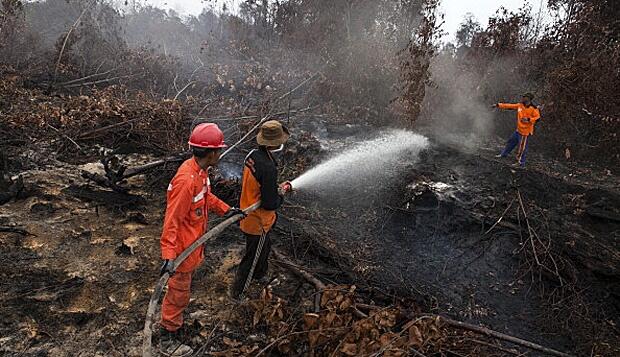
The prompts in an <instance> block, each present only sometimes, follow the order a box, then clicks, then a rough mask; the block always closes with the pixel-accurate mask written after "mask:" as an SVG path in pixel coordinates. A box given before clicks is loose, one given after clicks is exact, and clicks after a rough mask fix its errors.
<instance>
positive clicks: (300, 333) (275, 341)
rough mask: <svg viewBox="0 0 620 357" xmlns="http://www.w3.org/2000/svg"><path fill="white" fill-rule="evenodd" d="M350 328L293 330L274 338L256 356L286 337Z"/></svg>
mask: <svg viewBox="0 0 620 357" xmlns="http://www.w3.org/2000/svg"><path fill="white" fill-rule="evenodd" d="M348 328H349V327H348V326H343V327H330V328H324V329H318V330H306V331H297V332H291V333H289V334H287V335H282V336H280V337H278V338H276V339H275V340H273V341H272V342H271V343H270V344H268V345H267V346H265V348H263V349H262V350H260V351H259V352H258V353H257V354H256V355H255V356H254V357H258V356H260V355H262V354H263V353H265V352H267V351H268V350H269V349H270V348H271V347H273V346H274V345H275V344H276V343H278V342H280V341H282V340H283V339H285V338H288V337H291V336H295V335H303V334H305V333H310V332H325V331H338V330H345V329H348Z"/></svg>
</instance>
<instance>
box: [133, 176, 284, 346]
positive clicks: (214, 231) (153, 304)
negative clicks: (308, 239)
mask: <svg viewBox="0 0 620 357" xmlns="http://www.w3.org/2000/svg"><path fill="white" fill-rule="evenodd" d="M292 189H293V188H292V186H291V183H290V182H284V183H283V184H282V185H281V186H280V188H279V189H278V193H279V194H280V195H284V194H286V193H287V192H290V191H292ZM260 204H261V203H260V201H258V202H256V203H255V204H253V205H251V206H250V207H248V208H246V209H244V210H243V213H244V214H245V215H247V214H249V213H251V212H253V211H255V210H257V209H258V208H259V207H260ZM244 214H237V215H234V216H232V217H230V218H228V219H226V220H225V221H223V222H222V223H220V224H218V225H217V226H215V227H213V228H211V229H209V231H208V232H207V233H205V234H203V235H202V236H201V237H200V238H198V239H197V240H196V241H195V242H194V243H192V245H190V246H189V247H187V248H186V249H185V250H184V251H183V252H182V253H181V254H179V256H178V257H177V258H176V259H175V260H174V261H173V262H172V268H171V271H173V272H174V271H176V270H177V268H178V267H179V266H180V265H181V264H182V263H183V262H184V261H185V259H187V257H189V255H190V254H192V253H193V252H194V251H195V250H196V249H197V248H198V247H200V246H201V245H202V244H204V243H205V242H207V241H210V240H211V239H214V238H215V237H217V236H218V235H219V234H220V233H222V232H223V231H224V230H225V229H226V228H228V226H230V225H231V224H233V223H235V222H237V221H239V220H241V219H242V218H243V216H244ZM264 240H265V235H264V234H263V235H262V236H261V244H260V248H259V250H258V251H257V254H256V256H255V257H254V262H253V264H252V271H250V274H249V275H248V277H247V279H246V283H245V285H244V291H245V290H246V289H247V285H248V282H249V281H250V280H251V277H252V274H253V272H254V268H255V267H256V261H257V259H258V255H260V251H261V250H262V245H263V244H264ZM170 275H171V274H170V273H169V272H165V273H164V274H163V275H162V276H161V277H160V278H159V281H158V282H157V285H156V286H155V289H154V290H153V294H152V295H151V300H150V301H149V307H148V309H147V311H146V320H145V321H144V330H143V336H142V356H143V357H151V356H153V351H152V337H153V330H152V326H153V315H154V314H155V309H157V304H158V303H159V298H160V297H161V294H162V292H163V290H164V287H165V286H166V284H167V283H168V279H170Z"/></svg>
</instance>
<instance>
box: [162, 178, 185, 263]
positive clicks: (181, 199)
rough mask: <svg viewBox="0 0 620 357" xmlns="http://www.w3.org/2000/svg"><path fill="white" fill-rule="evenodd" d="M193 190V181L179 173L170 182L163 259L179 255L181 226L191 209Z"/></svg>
mask: <svg viewBox="0 0 620 357" xmlns="http://www.w3.org/2000/svg"><path fill="white" fill-rule="evenodd" d="M192 191H193V187H192V182H191V180H189V178H188V177H187V176H184V175H179V176H177V177H175V178H174V179H172V182H171V183H170V186H169V188H168V202H167V204H166V217H165V218H164V228H163V231H162V233H161V239H160V245H161V257H162V259H175V258H176V257H177V253H176V252H177V249H176V248H177V242H178V237H177V235H178V232H179V226H180V225H181V223H182V222H183V220H184V219H185V218H186V217H187V215H188V213H189V211H190V208H191V205H192V193H193V192H192Z"/></svg>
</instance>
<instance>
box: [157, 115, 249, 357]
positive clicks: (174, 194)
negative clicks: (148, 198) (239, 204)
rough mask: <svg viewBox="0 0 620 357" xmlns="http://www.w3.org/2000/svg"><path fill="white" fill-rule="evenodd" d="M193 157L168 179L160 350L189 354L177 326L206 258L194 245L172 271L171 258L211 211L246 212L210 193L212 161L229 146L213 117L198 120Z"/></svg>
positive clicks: (196, 235) (201, 227) (166, 353)
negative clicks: (165, 288) (196, 272)
mask: <svg viewBox="0 0 620 357" xmlns="http://www.w3.org/2000/svg"><path fill="white" fill-rule="evenodd" d="M189 145H190V148H191V150H192V154H193V156H192V158H190V159H188V160H186V161H185V162H183V164H182V165H181V167H179V170H178V171H177V173H176V175H175V176H174V178H173V179H172V181H171V182H170V184H169V185H168V193H167V197H166V198H167V205H166V217H165V219H164V228H163V231H162V234H161V241H160V244H161V256H162V259H164V263H163V265H162V268H161V274H162V275H163V274H164V273H166V272H168V273H170V280H168V291H167V292H166V295H165V296H164V300H163V302H162V306H161V337H160V352H161V353H162V354H163V355H164V356H177V357H178V356H188V355H190V354H192V353H193V351H192V348H191V347H189V346H187V345H185V344H183V343H181V342H180V341H179V339H178V336H177V332H178V330H179V328H181V326H182V325H183V311H184V310H185V308H186V307H187V305H188V304H189V299H190V286H191V282H192V273H193V271H194V270H195V269H196V268H197V267H198V265H200V263H201V262H202V260H203V249H204V247H202V246H201V247H200V248H198V249H196V250H195V251H194V252H193V253H192V254H191V255H189V256H188V257H187V259H186V260H185V261H184V262H183V263H182V264H181V265H179V267H178V268H177V269H176V271H171V270H172V266H173V261H174V259H176V257H178V256H179V254H181V252H183V251H184V250H185V249H186V248H187V247H189V246H190V245H191V244H192V243H193V242H195V241H196V240H197V239H198V238H200V237H201V236H202V235H203V234H204V233H205V232H206V230H207V224H208V216H207V212H208V211H214V212H215V213H217V214H218V215H220V216H224V215H226V216H232V215H234V214H239V213H242V212H241V211H240V210H239V209H237V208H231V207H230V206H228V205H227V204H226V203H224V202H223V201H221V200H220V199H219V198H217V197H216V196H215V195H214V194H213V193H211V186H210V182H209V172H208V170H209V167H211V166H214V165H216V164H217V163H218V161H219V157H220V152H221V150H222V148H225V147H226V145H225V144H224V134H223V133H222V131H221V130H220V129H219V128H218V127H217V125H215V124H212V123H202V124H199V125H197V126H196V127H195V128H194V130H193V131H192V135H191V137H190V139H189Z"/></svg>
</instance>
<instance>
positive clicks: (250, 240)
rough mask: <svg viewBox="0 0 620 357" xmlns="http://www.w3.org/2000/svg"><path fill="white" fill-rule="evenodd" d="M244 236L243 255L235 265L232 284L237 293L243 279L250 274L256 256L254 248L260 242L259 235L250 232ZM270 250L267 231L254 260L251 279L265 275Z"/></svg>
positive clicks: (242, 283) (240, 288)
mask: <svg viewBox="0 0 620 357" xmlns="http://www.w3.org/2000/svg"><path fill="white" fill-rule="evenodd" d="M243 235H244V236H245V255H244V256H243V258H242V259H241V263H239V266H238V267H237V274H236V276H235V283H234V285H233V292H234V293H235V294H236V295H238V294H241V291H242V290H243V287H244V285H245V281H246V279H247V277H248V274H250V270H251V269H252V264H253V263H254V257H255V256H256V250H257V249H258V244H259V242H260V236H255V235H251V234H246V233H244V234H243ZM270 252H271V238H269V232H267V233H266V235H265V243H264V244H263V248H262V250H261V253H260V256H259V258H258V261H257V262H256V267H255V268H254V274H252V279H254V280H258V279H261V278H262V277H264V276H265V275H267V268H268V262H267V260H268V259H269V253H270Z"/></svg>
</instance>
